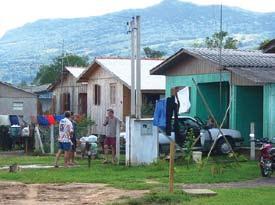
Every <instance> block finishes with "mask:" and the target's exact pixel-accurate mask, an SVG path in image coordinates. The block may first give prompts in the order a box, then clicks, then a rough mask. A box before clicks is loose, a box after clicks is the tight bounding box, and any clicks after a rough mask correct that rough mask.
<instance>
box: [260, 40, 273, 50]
mask: <svg viewBox="0 0 275 205" xmlns="http://www.w3.org/2000/svg"><path fill="white" fill-rule="evenodd" d="M270 41H271V40H270V39H265V40H263V41H262V42H261V43H260V45H259V47H258V49H259V50H263V48H264V47H265V46H266V45H267V44H268V43H269V42H270Z"/></svg>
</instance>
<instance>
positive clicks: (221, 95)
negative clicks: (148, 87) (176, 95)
mask: <svg viewBox="0 0 275 205" xmlns="http://www.w3.org/2000/svg"><path fill="white" fill-rule="evenodd" d="M151 74H152V75H165V76H166V95H167V96H169V95H170V90H171V88H173V87H182V86H188V87H189V90H190V92H189V93H190V94H189V95H190V96H189V98H190V102H191V108H190V110H189V112H188V113H185V114H184V115H190V116H198V117H200V118H201V119H203V120H206V119H207V118H208V116H209V114H208V111H207V109H206V107H205V105H204V103H203V101H202V98H201V96H200V95H199V93H198V89H197V87H196V86H195V83H194V81H193V80H195V82H196V83H197V84H198V87H199V88H200V90H201V92H202V93H203V96H204V98H205V99H206V101H207V103H208V104H209V107H210V108H211V110H212V112H213V113H214V116H215V118H216V119H217V121H218V123H221V121H222V119H223V118H224V116H225V113H226V110H227V108H228V106H229V105H230V110H229V112H228V114H227V116H226V120H225V123H224V127H226V128H232V129H237V130H239V131H241V133H242V136H243V137H244V139H245V145H248V143H249V133H250V123H251V122H254V123H255V134H256V137H258V138H260V137H269V138H272V137H273V136H275V54H272V53H269V54H267V53H262V52H261V51H243V50H242V51H241V50H231V49H223V50H222V52H221V53H220V51H219V49H201V48H200V49H181V50H179V51H178V52H177V53H175V54H174V55H172V56H171V57H169V58H168V59H166V60H165V61H164V62H163V63H161V64H160V65H158V66H157V67H155V68H153V69H152V70H151Z"/></svg>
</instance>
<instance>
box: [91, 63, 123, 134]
mask: <svg viewBox="0 0 275 205" xmlns="http://www.w3.org/2000/svg"><path fill="white" fill-rule="evenodd" d="M110 84H112V85H114V84H115V86H116V96H115V104H111V99H110V96H111V95H110ZM95 85H99V86H100V104H99V105H95V103H94V95H95V90H94V88H95ZM87 97H88V116H89V117H91V119H92V120H94V121H95V126H93V127H92V133H93V134H100V135H104V134H105V132H106V128H105V127H104V126H103V122H104V119H105V117H106V110H107V109H108V108H112V109H113V110H114V113H115V116H117V117H118V118H120V119H121V120H122V119H123V101H124V96H123V84H122V82H121V81H119V80H118V79H117V78H116V77H114V76H113V75H111V74H110V73H108V72H107V71H105V70H103V69H100V67H97V68H95V69H94V70H93V71H92V73H91V74H90V78H89V81H88V95H87Z"/></svg>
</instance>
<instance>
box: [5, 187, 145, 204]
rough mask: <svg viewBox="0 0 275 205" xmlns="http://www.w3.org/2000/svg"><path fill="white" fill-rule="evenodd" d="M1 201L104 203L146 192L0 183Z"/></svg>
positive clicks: (106, 188)
mask: <svg viewBox="0 0 275 205" xmlns="http://www.w3.org/2000/svg"><path fill="white" fill-rule="evenodd" d="M0 190H1V192H0V204H3V205H4V204H5V205H25V204H28V205H46V204H47V205H54V204H62V205H63V204H64V205H71V204H83V205H84V204H85V205H86V204H87V205H89V204H96V205H101V204H106V203H110V202H114V201H116V200H118V199H119V198H121V197H131V198H135V197H141V196H142V195H143V194H145V193H146V192H147V191H136V190H127V192H126V191H125V190H121V189H115V188H112V187H108V186H107V185H104V184H80V183H72V184H30V185H28V184H23V183H16V182H0Z"/></svg>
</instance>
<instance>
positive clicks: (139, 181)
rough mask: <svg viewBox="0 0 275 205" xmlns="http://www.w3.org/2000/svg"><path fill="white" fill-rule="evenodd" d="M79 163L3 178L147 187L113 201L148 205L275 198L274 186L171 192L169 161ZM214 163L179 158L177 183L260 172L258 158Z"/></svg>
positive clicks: (46, 161) (48, 160) (35, 159)
mask: <svg viewBox="0 0 275 205" xmlns="http://www.w3.org/2000/svg"><path fill="white" fill-rule="evenodd" d="M53 161H54V157H53V156H44V157H39V156H24V157H22V156H21V157H1V158H0V166H4V165H10V164H13V163H18V164H19V165H23V164H24V165H25V164H42V165H51V164H53ZM78 162H79V164H80V166H79V167H74V168H69V169H65V168H58V169H55V168H52V169H39V170H37V169H27V170H22V171H20V172H17V173H8V172H7V171H6V170H5V171H4V170H2V171H0V180H10V181H20V182H24V183H70V182H80V183H106V184H109V185H111V186H113V187H116V188H122V189H147V190H150V193H148V194H146V195H144V196H143V197H142V198H137V199H130V198H122V199H120V200H119V201H118V202H115V203H113V205H126V204H130V205H142V204H144V205H149V204H158V205H164V204H175V205H178V204H187V205H200V204H201V205H202V204H208V205H223V204H224V205H227V204H230V205H231V204H233V205H234V204H236V205H237V204H238V205H239V204H251V205H253V204H264V205H268V204H273V201H274V200H275V196H274V192H275V187H273V188H251V189H219V190H215V191H217V192H218V195H217V196H214V197H199V198H196V197H190V196H188V195H186V194H184V193H183V192H182V191H181V190H180V189H179V188H180V186H176V191H175V193H169V192H168V176H169V172H168V168H169V164H168V162H167V161H159V162H157V163H154V164H152V165H149V166H138V167H126V166H124V165H119V166H118V165H111V164H107V165H105V164H102V163H101V161H100V160H93V161H92V167H91V168H88V167H87V160H80V159H79V160H78ZM212 168H213V164H211V163H209V164H208V165H207V166H206V167H205V168H204V169H202V170H199V169H198V167H197V166H196V165H194V164H191V166H190V167H189V168H187V167H186V163H185V162H184V161H180V160H179V161H176V164H175V183H176V184H177V185H180V184H181V183H217V182H232V181H243V180H249V179H254V178H258V177H259V176H260V174H259V169H258V165H257V162H252V161H247V162H241V163H240V166H232V165H231V164H227V165H226V167H223V170H222V173H220V174H214V175H213V174H212V172H211V170H212Z"/></svg>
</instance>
